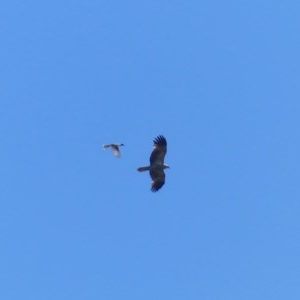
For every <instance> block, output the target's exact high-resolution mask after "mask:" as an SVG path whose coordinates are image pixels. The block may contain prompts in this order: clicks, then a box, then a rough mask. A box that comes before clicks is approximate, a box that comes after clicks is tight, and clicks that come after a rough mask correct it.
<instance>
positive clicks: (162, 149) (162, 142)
mask: <svg viewBox="0 0 300 300" xmlns="http://www.w3.org/2000/svg"><path fill="white" fill-rule="evenodd" d="M153 144H154V145H153V148H154V149H153V151H152V153H151V156H150V164H151V165H152V164H155V165H160V166H163V164H164V158H165V155H166V153H167V140H166V138H165V137H164V136H163V135H159V136H157V137H156V138H155V139H154V140H153ZM164 175H165V174H164V173H163V177H164ZM151 177H152V176H151Z"/></svg>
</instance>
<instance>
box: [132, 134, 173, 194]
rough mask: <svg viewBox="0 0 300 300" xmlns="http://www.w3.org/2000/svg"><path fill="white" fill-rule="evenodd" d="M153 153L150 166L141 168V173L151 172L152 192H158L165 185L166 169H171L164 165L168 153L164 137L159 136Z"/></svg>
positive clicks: (155, 140)
mask: <svg viewBox="0 0 300 300" xmlns="http://www.w3.org/2000/svg"><path fill="white" fill-rule="evenodd" d="M153 144H154V145H153V151H152V153H151V156H150V166H146V167H139V168H138V169H137V170H138V171H139V172H143V171H149V173H150V177H151V179H152V183H151V191H152V192H157V191H158V190H159V189H161V188H162V186H163V185H164V184H165V172H164V169H167V168H170V167H169V166H168V165H166V164H165V163H164V158H165V155H166V153H167V140H166V139H165V137H164V136H163V135H159V136H157V137H156V138H155V139H154V141H153Z"/></svg>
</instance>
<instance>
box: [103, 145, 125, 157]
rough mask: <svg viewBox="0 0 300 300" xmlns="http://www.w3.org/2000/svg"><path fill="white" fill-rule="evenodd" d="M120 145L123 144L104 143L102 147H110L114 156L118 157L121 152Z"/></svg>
mask: <svg viewBox="0 0 300 300" xmlns="http://www.w3.org/2000/svg"><path fill="white" fill-rule="evenodd" d="M120 146H124V144H105V145H103V148H104V149H107V148H110V149H111V151H112V153H113V154H114V156H117V157H120V156H121V152H120V150H119V147H120Z"/></svg>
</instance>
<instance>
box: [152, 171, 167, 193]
mask: <svg viewBox="0 0 300 300" xmlns="http://www.w3.org/2000/svg"><path fill="white" fill-rule="evenodd" d="M150 176H151V179H152V183H151V191H152V192H157V191H158V190H159V189H161V188H162V186H163V185H164V184H165V172H164V170H163V169H162V168H154V169H152V170H150Z"/></svg>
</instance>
